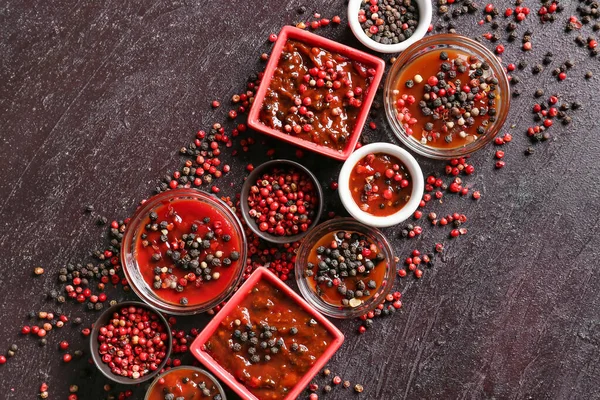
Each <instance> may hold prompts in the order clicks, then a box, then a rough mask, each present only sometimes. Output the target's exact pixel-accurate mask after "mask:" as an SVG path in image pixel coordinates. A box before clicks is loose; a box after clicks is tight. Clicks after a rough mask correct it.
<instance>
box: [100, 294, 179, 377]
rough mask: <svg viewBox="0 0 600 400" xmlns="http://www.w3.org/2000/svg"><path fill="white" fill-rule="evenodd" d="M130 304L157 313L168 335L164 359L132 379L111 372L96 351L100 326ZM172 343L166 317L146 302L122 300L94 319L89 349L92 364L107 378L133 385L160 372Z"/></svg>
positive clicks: (169, 353) (165, 362)
mask: <svg viewBox="0 0 600 400" xmlns="http://www.w3.org/2000/svg"><path fill="white" fill-rule="evenodd" d="M131 306H133V307H135V308H145V309H146V310H148V311H152V312H153V313H155V314H156V315H158V320H159V321H160V322H161V323H162V324H163V325H164V326H165V328H166V329H165V331H166V333H167V335H168V337H167V352H166V354H165V359H164V360H163V361H162V362H161V363H160V364H159V365H158V368H157V369H156V371H152V372H150V373H148V374H146V375H144V376H143V377H141V378H138V379H132V378H128V377H125V376H119V375H115V374H113V373H112V371H111V370H110V367H109V366H108V365H107V364H105V363H103V362H102V356H101V355H100V353H99V352H98V350H99V347H100V344H99V343H98V334H99V332H100V328H101V327H102V326H105V325H106V324H107V323H108V321H109V320H110V319H111V318H112V315H113V313H115V312H119V311H120V310H121V309H122V308H123V307H131ZM172 344H173V336H172V335H171V328H170V327H169V323H168V322H167V320H166V318H165V317H164V316H163V315H162V314H161V313H160V312H158V311H157V310H156V309H154V308H153V307H151V306H149V305H147V304H144V303H140V302H139V301H124V302H122V303H119V304H116V305H114V306H112V307H110V308H109V309H108V310H106V311H104V312H103V313H102V315H100V318H98V319H97V320H96V322H95V323H94V326H93V328H92V332H91V334H90V351H91V353H92V359H93V360H94V364H96V367H97V368H98V369H99V370H100V372H102V374H103V375H104V376H106V377H107V378H108V379H110V380H112V381H114V382H117V383H121V384H123V385H135V384H138V383H142V382H146V381H148V380H150V379H152V378H154V377H155V376H156V375H158V374H159V373H160V371H161V370H162V369H163V368H164V367H165V365H166V364H167V359H168V358H169V356H170V355H171V347H172Z"/></svg>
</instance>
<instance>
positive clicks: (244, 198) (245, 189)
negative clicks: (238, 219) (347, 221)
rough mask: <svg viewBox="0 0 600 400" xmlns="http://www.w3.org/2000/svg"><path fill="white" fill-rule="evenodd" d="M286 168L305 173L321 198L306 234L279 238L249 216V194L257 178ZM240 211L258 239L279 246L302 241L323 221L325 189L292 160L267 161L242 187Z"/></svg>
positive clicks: (253, 172)
mask: <svg viewBox="0 0 600 400" xmlns="http://www.w3.org/2000/svg"><path fill="white" fill-rule="evenodd" d="M286 166H287V167H293V168H295V169H297V170H299V171H302V172H304V173H305V174H306V175H307V176H308V177H309V178H310V179H311V180H312V182H313V184H314V186H315V190H316V192H317V197H318V198H319V205H318V206H317V210H316V213H315V215H314V218H313V220H312V223H311V224H310V226H309V227H308V229H307V230H306V232H300V233H298V234H296V235H292V236H277V235H273V234H270V233H268V232H262V231H261V230H260V229H258V225H257V224H256V222H255V221H254V218H252V217H251V216H250V214H248V212H249V211H250V207H249V206H248V193H249V192H250V187H251V186H252V185H254V184H255V182H256V180H257V178H258V177H259V176H261V175H262V174H263V173H265V172H266V171H269V170H270V169H273V168H275V167H286ZM240 210H241V212H242V217H243V218H244V221H246V224H247V225H248V226H249V227H250V229H252V232H254V233H256V234H257V235H258V237H260V238H262V239H264V240H266V241H269V242H271V243H277V244H284V243H291V242H296V241H298V240H300V239H302V238H303V237H304V236H306V235H307V234H308V232H310V230H311V229H312V228H314V227H315V226H317V224H318V223H319V219H321V214H322V213H323V189H322V188H321V184H320V183H319V181H318V180H317V178H316V177H315V176H314V175H313V173H312V172H310V171H309V170H308V169H307V168H306V167H305V166H303V165H301V164H298V163H297V162H294V161H291V160H271V161H267V162H266V163H264V164H261V165H259V166H258V167H256V168H254V170H253V171H252V172H251V173H250V175H248V178H247V179H246V181H245V182H244V185H243V186H242V194H241V196H240Z"/></svg>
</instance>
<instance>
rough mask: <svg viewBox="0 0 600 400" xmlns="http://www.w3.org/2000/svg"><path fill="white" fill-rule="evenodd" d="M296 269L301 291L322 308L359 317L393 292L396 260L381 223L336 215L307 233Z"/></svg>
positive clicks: (333, 313) (332, 313)
mask: <svg viewBox="0 0 600 400" xmlns="http://www.w3.org/2000/svg"><path fill="white" fill-rule="evenodd" d="M295 273H296V282H297V283H298V288H299V289H300V292H301V293H302V295H303V296H304V298H305V299H306V300H307V301H308V302H309V303H310V304H311V305H312V306H313V307H315V308H316V309H317V310H319V311H320V312H321V313H323V314H325V315H328V316H330V317H334V318H355V317H359V316H361V315H363V314H366V313H368V312H369V311H372V310H374V309H375V308H376V307H377V305H378V304H379V303H381V302H382V301H383V299H384V298H385V296H386V295H387V294H388V293H389V291H390V290H391V288H392V286H393V284H394V277H395V275H396V262H395V260H394V254H393V252H392V248H391V246H390V244H389V242H388V240H387V239H386V237H385V236H384V235H383V234H382V233H381V232H380V231H379V230H378V229H376V228H372V227H370V226H367V225H364V224H362V223H360V222H358V221H356V220H354V219H352V218H336V219H332V220H329V221H327V222H324V223H322V224H320V225H318V226H317V227H316V228H315V229H313V230H312V231H311V232H310V233H309V234H308V235H307V236H306V237H305V239H304V241H303V242H302V244H301V245H300V248H299V249H298V254H297V256H296V265H295Z"/></svg>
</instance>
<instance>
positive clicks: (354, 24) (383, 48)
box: [348, 0, 432, 53]
mask: <svg viewBox="0 0 600 400" xmlns="http://www.w3.org/2000/svg"><path fill="white" fill-rule="evenodd" d="M413 1H415V2H416V3H417V6H418V7H419V23H418V25H417V29H416V30H415V32H414V33H413V35H412V36H411V37H409V38H408V39H406V40H405V41H403V42H400V43H396V44H381V43H377V42H376V41H374V40H372V39H371V38H369V37H368V36H367V34H366V33H365V32H364V31H363V29H362V27H361V26H360V22H358V11H359V10H360V7H361V5H362V4H363V2H364V0H350V1H349V2H348V22H349V23H350V29H352V33H354V36H356V38H357V39H358V40H359V41H360V42H361V43H362V44H364V45H365V46H367V47H368V48H370V49H371V50H375V51H378V52H380V53H400V52H402V51H404V50H405V49H406V48H407V47H408V46H410V45H411V44H413V43H415V42H416V41H417V40H420V39H422V38H423V37H424V36H425V34H427V29H429V24H431V14H432V6H431V0H413Z"/></svg>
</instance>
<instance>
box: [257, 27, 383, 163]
mask: <svg viewBox="0 0 600 400" xmlns="http://www.w3.org/2000/svg"><path fill="white" fill-rule="evenodd" d="M284 67H285V68H284ZM384 70H385V62H384V61H383V60H382V59H380V58H378V57H375V56H372V55H370V54H367V53H364V52H362V51H359V50H356V49H354V48H352V47H348V46H345V45H343V44H341V43H338V42H334V41H333V40H329V39H325V38H324V37H321V36H318V35H315V34H313V33H310V32H307V31H304V30H302V29H298V28H295V27H292V26H285V27H284V28H283V29H282V30H281V32H280V33H279V37H278V39H277V42H276V43H275V46H274V47H273V51H272V52H271V56H270V59H269V62H268V64H267V68H266V69H265V72H264V75H263V79H262V82H261V84H260V87H259V89H258V92H256V95H255V97H254V102H253V104H252V108H251V109H250V114H249V115H248V125H249V126H250V127H251V128H252V129H254V130H257V131H259V132H262V133H265V134H267V135H269V136H273V137H276V138H278V139H281V140H283V141H286V142H289V143H292V144H294V145H296V146H299V147H303V148H305V149H308V150H311V151H314V152H316V153H320V154H323V155H325V156H328V157H332V158H335V159H337V160H345V159H346V158H348V156H349V155H350V154H351V153H352V152H353V151H354V148H355V147H356V143H358V139H359V138H360V134H361V132H362V129H363V127H364V125H365V121H366V119H367V116H368V114H369V109H370V108H371V104H372V103H373V99H374V98H375V93H376V92H377V87H378V86H379V83H380V82H381V77H382V76H383V72H384ZM284 71H287V72H284ZM294 71H296V72H298V74H297V75H296V76H293V75H292V73H293V72H294ZM307 99H308V100H307ZM303 108H304V109H303ZM310 113H313V114H314V115H313V116H312V118H311V115H310Z"/></svg>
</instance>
